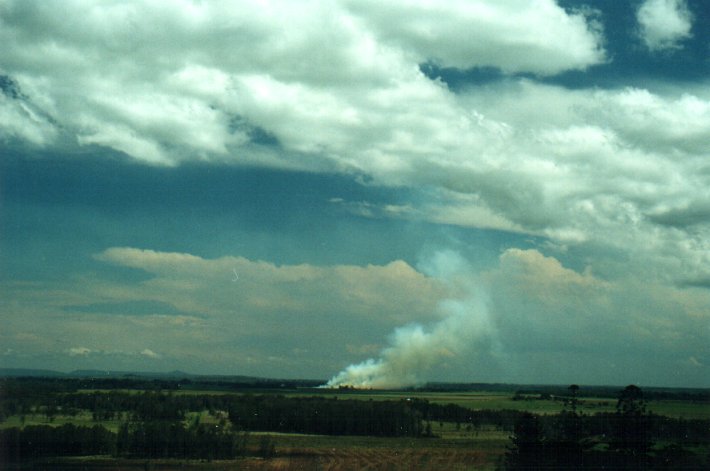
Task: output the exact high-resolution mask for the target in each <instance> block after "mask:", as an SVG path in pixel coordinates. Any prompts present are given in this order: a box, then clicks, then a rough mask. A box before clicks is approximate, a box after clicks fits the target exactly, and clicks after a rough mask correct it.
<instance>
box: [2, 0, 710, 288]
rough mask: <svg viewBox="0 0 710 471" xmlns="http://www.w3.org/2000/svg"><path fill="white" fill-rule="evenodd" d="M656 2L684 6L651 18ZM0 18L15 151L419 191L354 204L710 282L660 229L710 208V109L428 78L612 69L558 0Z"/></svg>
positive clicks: (93, 10) (140, 9) (693, 101)
mask: <svg viewBox="0 0 710 471" xmlns="http://www.w3.org/2000/svg"><path fill="white" fill-rule="evenodd" d="M656 4H658V5H666V6H667V5H671V6H672V7H673V8H671V9H670V10H669V11H672V12H682V11H685V10H684V9H683V8H682V4H680V3H677V2H675V3H669V2H665V3H664V2H660V3H659V2H655V3H648V4H646V5H647V7H642V8H641V10H640V11H646V10H647V9H651V11H656V10H657V9H658V8H660V7H658V6H657V5H656ZM654 5H656V6H654ZM651 7H653V8H655V9H653V8H651ZM659 11H660V10H659ZM663 11H665V10H663ZM0 14H1V15H2V19H3V24H4V25H6V26H7V27H4V28H3V29H2V31H1V32H0V36H1V37H0V41H2V43H3V45H4V47H3V50H2V52H0V54H2V56H0V57H2V63H3V64H4V67H5V70H4V71H3V73H4V74H5V77H7V78H6V79H5V82H3V83H6V84H11V85H12V86H10V85H6V86H5V87H4V89H5V92H4V94H3V95H2V100H4V101H3V103H4V106H3V107H2V108H0V109H1V110H2V111H0V119H2V120H3V123H5V125H3V126H2V129H3V131H2V132H4V133H5V135H6V136H12V137H13V138H16V139H25V140H27V141H30V142H34V143H36V144H39V145H51V142H52V136H53V135H55V136H58V135H61V136H63V138H73V139H76V140H77V141H78V143H79V144H93V145H101V146H107V147H111V148H113V149H116V150H119V151H122V152H124V153H126V154H127V155H129V156H130V157H132V158H135V159H138V160H141V161H144V162H148V163H152V164H160V165H176V164H179V163H180V162H183V161H186V160H191V159H200V160H213V161H215V160H216V161H224V162H236V163H243V164H249V165H260V166H269V167H273V166H277V167H282V168H289V169H307V170H311V171H312V170H315V171H337V172H353V173H357V174H364V175H367V176H368V177H371V178H372V179H373V181H374V182H375V183H378V184H382V185H404V186H410V187H417V188H421V189H425V191H427V193H426V194H425V195H423V197H422V198H420V200H419V201H420V202H419V204H408V205H402V206H393V205H390V206H388V207H387V208H382V210H380V208H373V207H367V204H366V202H365V204H360V205H359V207H358V208H355V209H359V210H362V211H366V212H369V214H373V215H384V216H386V217H412V218H425V219H429V220H432V221H434V222H437V223H445V224H458V225H462V226H468V227H481V228H493V229H501V230H505V231H512V232H518V233H529V234H534V235H540V236H544V237H548V238H551V239H552V240H553V241H555V242H558V243H560V244H580V243H589V242H590V241H596V242H598V243H608V244H611V245H613V246H616V247H626V248H631V249H633V250H638V247H640V246H642V245H646V246H649V247H650V246H653V247H659V248H660V249H661V250H660V251H659V250H655V249H654V254H653V256H656V255H655V254H657V253H662V252H671V251H672V249H677V250H680V251H681V253H683V254H684V255H687V257H686V256H684V257H683V260H684V262H683V263H684V264H685V265H687V266H684V267H683V270H687V269H690V270H691V271H693V272H694V274H693V276H695V277H701V276H704V273H703V268H702V263H704V262H703V261H704V259H705V258H706V257H705V256H704V255H702V253H703V251H707V249H708V247H707V242H706V241H707V238H704V237H700V238H697V239H694V241H693V242H692V243H690V244H688V243H687V238H683V237H677V232H675V231H674V230H670V229H668V226H667V225H666V226H663V225H659V224H656V223H657V222H658V221H660V219H659V217H660V218H662V215H663V214H669V212H671V213H672V212H673V211H680V210H682V209H683V208H686V207H702V206H703V205H705V203H706V201H705V200H706V199H707V195H706V193H707V191H706V190H705V188H707V187H708V186H709V185H708V181H707V178H706V175H707V172H705V171H704V170H703V163H702V162H703V161H704V160H703V159H704V157H705V156H706V153H707V151H708V148H707V142H710V136H709V135H708V129H710V127H708V125H707V124H708V122H709V121H710V111H708V110H710V97H708V96H707V95H703V94H701V93H693V92H686V93H685V94H682V95H679V94H677V93H675V92H673V91H671V92H670V93H666V94H659V93H658V92H653V91H651V90H645V89H634V88H630V89H626V90H608V91H595V90H584V89H582V90H568V89H564V88H561V87H552V86H544V85H540V84H537V83H535V82H532V81H529V80H512V79H511V80H508V81H503V82H501V83H500V84H498V85H492V86H490V87H483V88H481V87H479V88H476V89H469V90H464V91H462V92H461V93H459V94H454V93H452V92H451V91H450V90H449V89H448V88H447V87H446V86H445V85H444V84H443V83H441V82H440V81H437V80H432V79H430V78H428V77H426V76H425V75H424V74H423V73H422V72H421V71H420V70H419V65H420V64H421V63H422V62H426V61H435V62H436V61H438V62H439V63H441V65H443V66H450V67H459V68H469V67H479V66H489V67H497V68H500V69H501V70H503V71H505V72H511V73H515V72H532V73H536V74H554V73H558V72H561V71H564V70H572V69H583V68H585V67H587V66H591V65H594V64H597V63H599V62H600V61H603V60H604V53H603V51H602V49H601V46H600V44H601V41H602V38H601V36H600V33H599V31H598V29H597V28H596V27H595V26H594V22H593V21H591V20H590V19H589V18H586V17H585V16H584V15H583V14H581V13H570V12H566V11H565V10H563V9H562V8H561V7H559V6H558V5H557V4H556V3H555V2H552V1H548V0H540V1H537V2H533V3H530V2H523V1H520V0H510V1H506V2H483V1H482V2H474V3H470V2H454V3H453V4H451V5H448V4H447V7H446V8H442V7H441V6H440V5H439V4H437V3H434V2H423V3H422V2H418V3H416V4H415V5H409V4H406V3H405V2H386V3H382V2H365V3H362V2H325V3H323V2H309V3H306V4H299V5H298V6H296V5H294V4H292V3H289V2H284V3H280V4H265V3H262V2H255V3H248V2H247V3H245V4H244V5H243V7H242V8H236V7H234V5H233V4H231V3H221V2H211V3H208V4H204V3H202V4H194V3H189V2H188V3H185V4H181V8H174V7H173V6H167V5H163V4H153V3H145V2H132V3H124V2H121V3H115V4H106V3H102V4H101V5H100V6H99V5H98V4H93V3H91V2H89V3H86V2H67V3H65V4H63V7H62V9H61V11H58V10H56V9H55V8H53V7H52V6H51V5H48V4H45V3H42V2H34V1H23V2H15V1H8V2H5V3H4V6H3V9H2V11H1V12H0ZM678 15H679V14H678ZM678 15H676V16H678ZM644 18H645V17H644ZM67 19H70V21H69V20H67ZM644 21H645V20H644ZM649 24H650V23H649ZM37 25H42V27H41V28H39V27H38V26H37ZM461 38H465V40H462V39H461ZM491 51H495V52H491ZM16 89H17V90H21V92H22V97H23V99H22V100H18V99H17V98H16V97H15V95H17V96H19V94H16V93H13V92H12V90H16ZM8 90H10V91H8ZM29 103H31V105H32V107H30V105H29ZM32 110H37V111H32ZM40 110H41V113H40ZM30 111H32V112H31V113H30ZM32 116H34V117H32ZM363 214H365V213H363ZM365 215H366V214H365ZM696 230H697V227H696ZM699 230H701V231H705V230H706V229H705V228H701V229H699ZM679 244H680V245H683V247H680V248H679V247H678V245H679ZM662 257H665V256H663V255H662ZM668 268H669V267H668V266H664V267H662V268H659V269H658V272H664V271H665V272H668ZM674 271H676V269H673V270H671V271H670V272H669V273H671V272H674Z"/></svg>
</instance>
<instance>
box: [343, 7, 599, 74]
mask: <svg viewBox="0 0 710 471" xmlns="http://www.w3.org/2000/svg"><path fill="white" fill-rule="evenodd" d="M348 5H349V7H350V8H351V9H353V10H354V11H356V12H357V14H358V15H359V16H360V17H362V18H363V19H364V20H365V21H366V22H367V24H368V25H372V26H373V27H374V30H375V34H376V35H377V36H378V37H380V38H382V40H383V41H385V42H388V43H393V44H395V45H397V46H399V47H400V48H401V49H402V50H403V51H404V52H405V53H407V54H413V55H414V57H413V59H414V60H416V61H418V62H425V61H434V62H437V63H439V64H440V65H442V66H446V67H457V68H461V69H468V68H473V67H485V66H488V67H497V68H500V69H502V70H504V71H506V72H534V73H539V74H543V75H547V74H555V73H559V72H562V71H565V70H570V69H585V68H587V67H588V66H590V65H594V64H598V63H600V62H602V61H603V60H604V52H603V50H602V49H601V46H600V42H601V37H600V34H599V32H598V31H595V30H594V28H593V27H592V25H591V23H590V22H588V20H587V18H585V17H584V16H583V15H582V14H569V13H566V12H565V11H564V10H563V9H562V8H561V7H560V6H559V5H557V4H556V3H555V2H554V1H547V0H538V1H535V2H530V1H524V0H506V1H497V2H487V1H479V2H467V1H458V0H457V1H453V2H446V3H442V2H436V1H423V2H411V1H406V0H398V1H388V2H378V1H364V2H363V1H352V2H349V3H348Z"/></svg>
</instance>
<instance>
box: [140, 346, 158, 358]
mask: <svg viewBox="0 0 710 471" xmlns="http://www.w3.org/2000/svg"><path fill="white" fill-rule="evenodd" d="M141 355H143V356H144V357H148V358H154V359H157V358H160V357H161V356H160V355H159V354H157V353H155V352H154V351H153V350H151V349H149V348H146V349H144V350H143V351H141Z"/></svg>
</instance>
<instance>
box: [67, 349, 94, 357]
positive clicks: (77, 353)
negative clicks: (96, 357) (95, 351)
mask: <svg viewBox="0 0 710 471" xmlns="http://www.w3.org/2000/svg"><path fill="white" fill-rule="evenodd" d="M91 352H92V351H91V349H89V348H86V347H72V348H70V349H69V355H71V356H73V357H75V356H87V355H88V354H90V353H91Z"/></svg>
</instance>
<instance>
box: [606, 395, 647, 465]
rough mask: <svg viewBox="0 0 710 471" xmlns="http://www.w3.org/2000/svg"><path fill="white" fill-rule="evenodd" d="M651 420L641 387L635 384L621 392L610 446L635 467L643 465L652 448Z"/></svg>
mask: <svg viewBox="0 0 710 471" xmlns="http://www.w3.org/2000/svg"><path fill="white" fill-rule="evenodd" d="M650 425H651V420H650V416H649V414H648V413H647V412H646V404H645V402H644V400H643V392H642V391H641V388H639V387H638V386H635V385H633V384H631V385H629V386H626V387H625V388H624V389H623V390H622V391H621V392H620V393H619V400H618V401H617V403H616V414H615V417H614V429H613V437H612V440H611V442H610V447H611V448H612V449H614V450H616V451H618V452H619V453H621V454H623V455H625V456H626V457H627V458H628V460H629V462H630V464H631V465H633V466H634V467H640V466H642V464H643V462H644V461H645V460H646V458H647V452H648V451H649V449H650V448H651V445H652V443H651V439H650V430H649V428H650Z"/></svg>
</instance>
